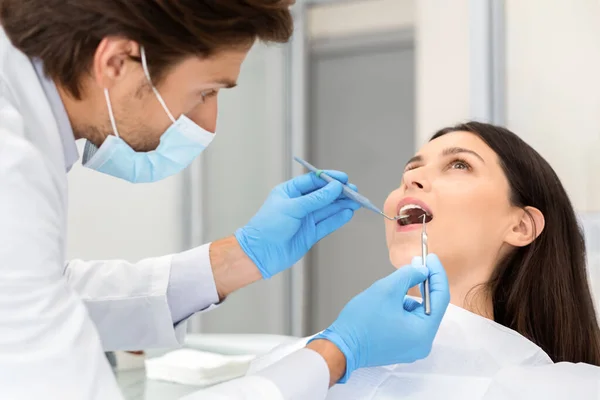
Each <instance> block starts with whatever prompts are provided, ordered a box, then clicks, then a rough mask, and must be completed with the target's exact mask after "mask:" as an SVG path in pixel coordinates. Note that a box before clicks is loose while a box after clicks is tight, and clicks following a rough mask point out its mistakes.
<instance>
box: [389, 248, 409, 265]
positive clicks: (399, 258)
mask: <svg viewBox="0 0 600 400" xmlns="http://www.w3.org/2000/svg"><path fill="white" fill-rule="evenodd" d="M412 259H413V256H408V257H407V256H406V253H404V254H398V253H397V252H393V251H390V262H391V263H392V265H393V266H394V268H396V269H398V268H401V267H403V266H405V265H409V264H410V263H411V262H412Z"/></svg>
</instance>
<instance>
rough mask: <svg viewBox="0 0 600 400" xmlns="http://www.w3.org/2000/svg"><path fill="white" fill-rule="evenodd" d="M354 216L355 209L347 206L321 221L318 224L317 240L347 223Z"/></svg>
mask: <svg viewBox="0 0 600 400" xmlns="http://www.w3.org/2000/svg"><path fill="white" fill-rule="evenodd" d="M353 216H354V211H352V210H350V209H347V208H346V209H344V210H342V211H340V212H338V213H337V214H334V215H332V216H331V217H328V218H326V219H324V220H323V221H321V222H319V223H318V224H317V242H318V241H319V240H321V239H323V238H324V237H325V236H327V235H329V234H331V233H333V232H335V231H337V230H338V229H340V228H341V227H342V226H344V225H346V224H347V223H348V222H349V221H350V220H351V219H352V217H353Z"/></svg>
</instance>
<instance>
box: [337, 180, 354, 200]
mask: <svg viewBox="0 0 600 400" xmlns="http://www.w3.org/2000/svg"><path fill="white" fill-rule="evenodd" d="M348 186H350V188H351V189H352V190H355V191H358V188H357V187H356V185H355V184H353V183H348ZM347 198H348V197H347V196H346V195H345V194H344V193H342V195H341V196H340V199H347Z"/></svg>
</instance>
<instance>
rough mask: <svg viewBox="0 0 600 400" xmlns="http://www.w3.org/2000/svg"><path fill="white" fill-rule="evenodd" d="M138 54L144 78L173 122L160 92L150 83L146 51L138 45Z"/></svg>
mask: <svg viewBox="0 0 600 400" xmlns="http://www.w3.org/2000/svg"><path fill="white" fill-rule="evenodd" d="M140 55H141V57H142V68H143V69H144V74H145V75H146V79H148V82H149V83H150V86H151V87H152V91H153V92H154V94H155V95H156V98H157V99H158V102H159V103H160V105H161V106H162V108H163V109H164V110H165V112H166V113H167V115H168V116H169V118H170V119H171V122H173V123H175V122H176V120H175V118H174V117H173V114H171V111H169V108H168V107H167V105H166V104H165V101H164V100H163V98H162V96H161V95H160V93H158V90H157V89H156V88H155V87H154V85H153V84H152V79H150V72H149V70H148V63H147V62H146V52H145V51H144V46H140Z"/></svg>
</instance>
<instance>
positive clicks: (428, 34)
mask: <svg viewBox="0 0 600 400" xmlns="http://www.w3.org/2000/svg"><path fill="white" fill-rule="evenodd" d="M293 11H294V15H295V18H296V33H295V36H294V39H293V40H292V42H290V43H288V44H286V45H281V46H275V45H269V46H265V45H261V44H257V45H256V46H255V47H254V49H253V50H252V51H251V53H250V55H249V57H248V59H247V61H246V62H245V64H244V66H243V69H242V73H241V76H240V80H239V86H238V88H236V89H235V90H231V91H225V92H222V94H221V95H220V116H219V125H218V128H217V137H216V139H215V141H214V142H213V144H212V145H211V147H209V148H208V149H207V150H206V151H205V152H204V153H203V155H202V156H201V158H200V159H199V160H197V161H196V162H195V163H194V164H193V165H192V166H191V167H190V168H188V169H187V170H186V171H185V172H184V173H183V174H180V175H178V176H175V177H173V178H170V179H168V180H165V181H163V182H160V183H157V184H152V185H131V184H127V183H124V182H121V181H119V180H116V179H111V178H109V177H105V176H102V174H96V173H93V172H90V171H88V170H85V169H83V168H81V165H77V166H75V167H74V168H73V170H72V171H71V173H70V174H69V180H70V199H69V200H70V214H69V230H70V231H69V244H68V256H69V257H70V258H84V259H91V258H95V259H106V258H124V259H127V260H130V261H136V260H139V259H142V258H144V257H150V256H159V255H164V254H168V253H175V252H179V251H182V250H185V249H187V248H190V247H192V246H197V245H200V244H202V243H205V242H209V241H212V240H215V239H218V238H221V237H224V236H227V235H230V234H232V233H233V232H234V231H235V229H236V228H238V227H240V226H242V225H244V224H245V223H246V222H247V221H248V219H249V218H251V217H252V215H253V214H254V213H255V212H256V211H257V210H258V208H259V207H260V206H261V204H262V202H263V201H264V199H265V198H266V196H267V194H268V192H269V191H270V189H271V188H272V187H273V186H275V185H277V184H278V183H280V182H282V181H284V180H286V179H289V178H291V177H292V176H295V175H298V174H300V173H301V172H302V170H301V169H300V168H299V167H298V166H297V165H295V164H294V163H293V162H292V155H298V156H300V157H303V158H305V159H307V160H309V161H310V162H311V163H313V164H315V165H317V166H318V167H321V168H332V169H340V170H344V171H346V172H347V173H348V174H349V175H350V177H351V181H352V182H353V183H355V184H356V185H358V187H359V189H360V190H361V192H362V193H364V194H365V195H366V196H367V197H369V198H371V200H373V201H375V202H376V203H379V204H380V205H381V204H382V203H383V201H384V199H385V198H386V197H387V194H388V193H389V192H390V191H392V190H393V189H394V188H396V187H397V186H398V185H399V182H400V178H401V173H402V170H403V165H404V163H405V162H406V160H407V159H408V158H409V157H410V156H411V155H412V154H413V152H414V151H415V150H416V149H417V148H418V147H419V146H420V145H421V144H423V143H424V142H425V141H426V140H427V138H428V137H429V136H431V135H432V134H433V133H434V132H435V131H436V130H437V129H439V128H441V127H445V126H447V125H453V124H455V123H458V122H460V121H464V120H467V119H479V120H483V121H487V122H492V123H496V124H501V125H506V126H507V127H508V128H509V129H511V130H513V131H515V132H516V133H517V134H519V135H521V136H522V137H523V139H524V140H525V141H527V142H528V143H530V144H531V145H532V146H533V147H534V148H536V149H537V150H538V151H539V152H540V153H541V154H542V155H543V156H544V157H545V158H546V159H547V160H548V161H549V162H550V164H551V165H552V166H553V167H554V168H555V170H556V171H557V172H558V174H559V176H560V178H561V179H562V181H563V183H564V184H565V185H566V187H567V189H568V191H569V194H570V196H571V199H572V200H573V202H574V204H575V207H576V209H577V211H578V212H579V213H580V216H581V219H582V223H583V225H584V227H585V230H586V233H587V240H588V250H589V254H588V257H589V263H590V274H591V278H592V285H593V289H594V293H595V296H596V298H597V299H599V300H600V256H599V250H598V247H599V245H600V217H598V215H600V185H599V184H598V180H597V178H596V175H595V172H596V171H600V157H599V155H598V151H599V150H600V113H599V110H600V90H599V89H600V23H599V21H600V2H598V1H597V0H569V1H554V0H553V1H548V0H527V1H523V0H362V1H325V0H323V1H302V0H297V4H296V5H295V6H294V8H293ZM374 177H376V179H374ZM391 271H392V267H391V265H390V263H389V261H388V255H387V250H386V246H385V242H384V231H383V220H382V219H380V218H376V217H373V216H372V215H370V214H369V213H368V212H367V211H359V212H358V213H357V215H356V217H355V218H354V220H353V221H352V222H351V224H349V225H348V226H346V227H345V228H343V229H342V230H340V231H338V232H336V233H335V234H333V235H331V236H330V237H328V238H326V239H325V240H323V241H322V242H321V243H319V244H318V245H317V246H316V247H315V248H314V250H313V251H312V252H311V253H310V255H309V256H307V257H306V258H305V259H304V260H302V261H301V262H300V263H299V264H298V265H296V266H295V267H294V268H292V270H291V271H289V272H287V273H285V274H281V275H280V276H277V277H275V278H273V279H271V280H270V281H267V282H259V283H256V284H254V285H252V286H251V287H248V288H246V289H243V290H241V291H239V292H237V293H235V294H233V295H232V296H230V297H229V298H228V299H227V301H226V302H225V303H224V304H223V305H222V306H221V307H220V308H219V309H218V310H216V311H213V312H211V313H208V314H203V315H197V316H195V317H193V321H192V323H191V324H190V331H192V332H203V333H273V334H286V335H297V336H299V335H307V334H310V333H313V332H316V331H318V330H321V329H324V328H326V327H327V325H329V324H330V323H331V322H332V321H333V320H334V318H335V317H336V316H337V314H338V313H339V311H340V310H341V308H342V306H343V305H344V304H345V303H346V302H347V301H348V300H349V299H350V298H351V297H352V296H354V295H355V294H356V293H358V292H359V291H361V290H362V289H364V288H366V287H367V286H368V285H370V284H371V283H372V282H373V281H374V280H375V279H377V278H379V277H382V276H384V275H386V274H388V273H390V272H391Z"/></svg>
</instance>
